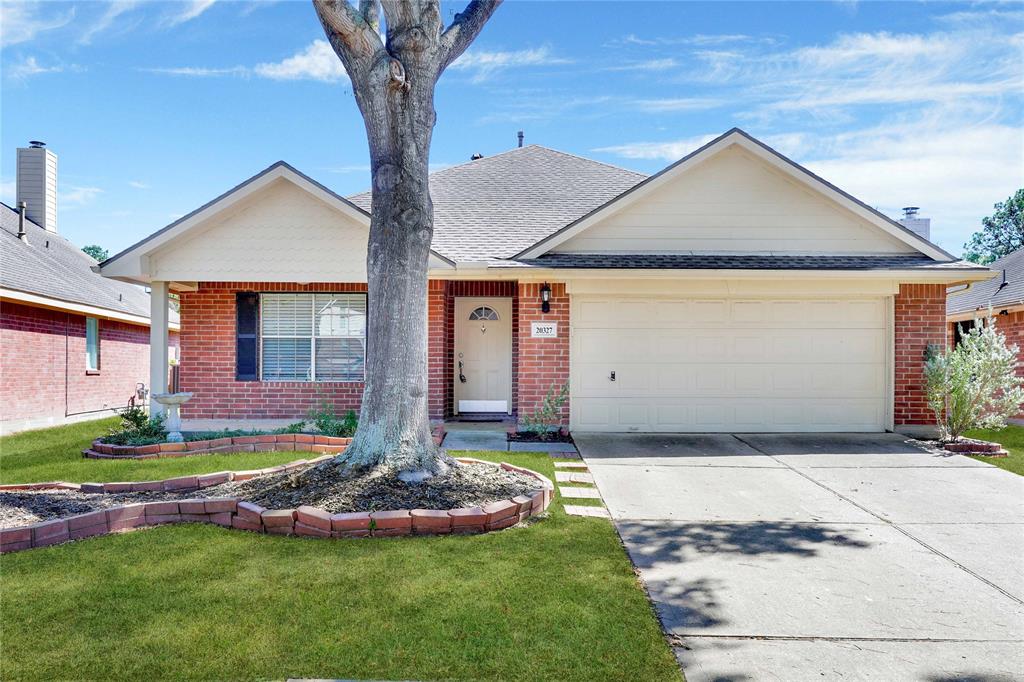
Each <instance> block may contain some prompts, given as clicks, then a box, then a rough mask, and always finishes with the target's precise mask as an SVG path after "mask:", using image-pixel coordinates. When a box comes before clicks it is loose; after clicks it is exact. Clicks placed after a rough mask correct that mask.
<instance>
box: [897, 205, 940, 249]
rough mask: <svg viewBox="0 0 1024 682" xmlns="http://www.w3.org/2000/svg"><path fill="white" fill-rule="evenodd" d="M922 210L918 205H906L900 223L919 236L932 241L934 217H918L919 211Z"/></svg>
mask: <svg viewBox="0 0 1024 682" xmlns="http://www.w3.org/2000/svg"><path fill="white" fill-rule="evenodd" d="M919 210H921V209H920V208H919V207H917V206H904V207H903V217H902V218H900V221H899V222H900V225H902V226H903V227H905V228H907V229H908V230H910V231H911V232H913V233H914V234H916V235H917V236H919V237H923V238H925V239H927V240H929V241H931V234H932V219H931V218H918V217H917V212H918V211H919Z"/></svg>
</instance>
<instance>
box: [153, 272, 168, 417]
mask: <svg viewBox="0 0 1024 682" xmlns="http://www.w3.org/2000/svg"><path fill="white" fill-rule="evenodd" d="M167 291H168V288H167V282H152V283H151V284H150V293H149V396H150V398H149V409H150V413H151V414H153V415H156V414H161V413H163V411H164V410H165V408H164V406H163V405H161V404H160V403H158V402H156V401H155V400H153V396H154V395H155V394H157V393H167V306H168V303H169V301H168V299H167Z"/></svg>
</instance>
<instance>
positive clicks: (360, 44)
mask: <svg viewBox="0 0 1024 682" xmlns="http://www.w3.org/2000/svg"><path fill="white" fill-rule="evenodd" d="M365 4H366V3H364V2H361V3H360V9H361V10H363V11H365V10H369V12H368V14H369V18H368V17H367V15H364V14H363V12H362V11H356V9H355V8H354V7H352V5H350V4H349V3H348V0H313V8H314V9H315V10H316V14H317V16H318V17H320V23H321V24H323V27H324V30H325V31H326V32H327V37H328V38H330V39H331V45H332V46H334V50H335V52H338V56H339V57H341V59H342V61H343V62H344V63H345V66H346V67H347V68H350V72H349V76H350V77H351V76H353V75H354V74H353V73H351V67H353V66H361V65H363V64H365V63H366V62H367V61H370V60H372V59H373V58H374V57H375V56H376V55H377V54H378V53H379V52H380V51H381V50H383V49H384V45H383V44H382V43H381V41H380V36H379V35H378V34H377V31H376V29H374V28H373V26H372V22H373V20H374V18H375V17H377V13H376V11H375V10H373V9H371V8H369V7H366V6H365ZM369 4H370V5H373V6H374V7H375V6H376V2H374V1H373V0H371V2H370V3H369ZM377 20H378V21H379V19H377ZM339 46H340V47H342V48H343V49H339ZM343 53H344V54H343Z"/></svg>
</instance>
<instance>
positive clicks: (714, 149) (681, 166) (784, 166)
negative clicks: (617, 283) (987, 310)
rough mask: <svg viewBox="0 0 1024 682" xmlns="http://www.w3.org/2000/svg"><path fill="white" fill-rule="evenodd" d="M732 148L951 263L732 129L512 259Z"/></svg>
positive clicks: (539, 250)
mask: <svg viewBox="0 0 1024 682" xmlns="http://www.w3.org/2000/svg"><path fill="white" fill-rule="evenodd" d="M732 145H739V146H740V147H742V148H743V149H745V150H747V151H749V152H751V153H752V154H754V155H755V156H757V157H758V158H759V159H762V160H763V161H765V162H767V163H768V164H769V165H771V166H772V167H773V168H776V169H777V170H780V171H782V172H783V173H785V174H786V175H787V176H788V177H790V178H792V179H793V180H795V181H797V182H799V183H801V184H803V185H805V186H807V187H810V188H811V189H813V190H815V191H817V192H818V193H820V194H823V195H825V196H826V197H828V198H829V199H831V200H833V201H835V202H836V203H837V204H839V205H840V206H842V207H843V208H845V209H847V210H848V211H850V212H852V213H854V214H855V215H857V216H858V217H860V218H862V219H863V220H866V221H867V222H869V223H871V224H873V225H875V226H876V227H878V228H880V229H881V230H883V231H884V232H886V233H888V234H889V235H891V236H893V237H895V238H896V239H898V240H899V241H901V242H903V243H905V244H907V245H908V246H911V247H912V248H914V249H915V250H917V251H919V252H920V253H923V254H925V255H927V256H929V257H930V258H933V259H935V260H937V261H948V260H953V257H952V256H951V255H950V254H948V253H946V252H945V251H943V250H942V249H940V248H939V247H937V246H935V245H934V244H932V243H931V242H929V241H927V240H925V239H922V238H921V237H919V236H918V235H916V234H914V233H913V232H911V231H910V230H907V229H906V228H904V227H902V226H901V225H899V224H898V223H896V222H894V221H892V220H890V219H889V218H887V217H885V216H884V215H882V214H880V213H878V212H876V211H874V210H872V209H870V208H868V207H866V206H865V205H863V204H861V203H860V202H859V201H857V200H855V199H853V197H851V196H850V195H848V194H846V193H844V192H842V191H841V190H839V189H838V188H837V187H835V186H833V185H831V184H829V183H828V182H826V181H825V180H823V179H821V178H819V177H818V176H817V175H814V174H813V173H811V172H810V171H809V170H807V169H806V168H803V167H802V166H800V165H799V164H797V163H796V162H795V161H792V160H790V159H787V158H786V157H784V156H782V155H781V154H779V153H778V152H775V151H774V150H771V149H770V148H769V147H767V146H765V145H763V144H762V143H759V142H757V141H756V140H754V139H753V138H751V137H750V136H748V135H747V134H746V133H743V132H742V131H739V130H732V131H730V132H728V133H726V134H724V135H722V136H721V137H720V138H718V139H717V140H714V141H712V142H710V143H708V144H707V145H706V146H704V147H701V148H700V149H698V150H697V151H695V152H693V153H692V154H690V155H689V156H685V157H683V158H682V159H681V160H679V161H676V162H675V163H674V164H673V165H670V166H668V167H667V168H665V169H664V170H662V171H661V172H660V173H657V174H655V175H653V176H651V177H650V178H649V179H648V180H646V181H643V182H641V183H640V184H639V185H637V186H636V187H635V188H633V189H631V190H627V191H626V192H625V193H623V194H621V195H619V197H617V198H615V199H612V200H611V201H610V202H608V203H607V204H605V205H604V206H601V207H600V208H598V209H596V210H595V211H593V212H592V213H590V214H589V215H587V216H584V217H583V218H581V219H580V220H578V221H577V222H575V223H573V224H571V225H569V226H568V227H566V228H563V229H562V230H561V231H559V232H556V233H554V234H553V235H551V236H549V237H546V238H545V239H542V240H541V241H539V242H537V243H536V244H534V245H533V246H531V247H530V248H529V249H527V250H525V251H523V252H521V253H519V254H516V256H515V257H516V258H537V257H539V256H542V255H544V254H545V253H548V252H549V251H551V249H553V248H554V247H556V246H558V245H559V244H562V243H564V242H566V241H568V240H569V239H571V238H573V237H575V236H576V235H577V234H579V233H581V232H583V231H585V230H586V229H587V228H589V227H591V226H592V225H594V224H595V223H597V222H600V221H602V220H604V219H606V218H607V217H609V216H611V215H613V214H615V213H617V212H619V211H621V210H623V209H625V208H627V207H629V206H631V205H633V204H635V203H636V202H638V201H640V200H641V199H643V198H644V197H645V196H647V195H649V194H651V193H652V192H654V191H655V190H657V189H658V188H660V187H662V186H663V185H665V184H666V183H668V182H671V181H672V180H674V179H675V178H676V177H678V176H679V175H682V174H683V173H686V172H687V171H688V170H689V169H691V168H693V167H694V166H697V165H699V164H701V163H703V162H704V161H706V160H708V159H709V158H711V157H712V156H715V155H716V154H718V153H719V152H721V151H723V150H725V149H726V148H728V147H730V146H732Z"/></svg>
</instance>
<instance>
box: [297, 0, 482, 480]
mask: <svg viewBox="0 0 1024 682" xmlns="http://www.w3.org/2000/svg"><path fill="white" fill-rule="evenodd" d="M499 1H500V0H491V1H484V2H481V1H480V0H474V2H472V3H470V5H469V7H468V8H467V10H466V12H465V13H463V14H459V15H457V16H456V18H455V21H454V22H453V24H452V25H451V26H450V27H449V28H448V29H447V30H442V29H443V28H444V27H443V24H442V22H441V15H440V5H439V3H438V0H385V2H384V3H383V9H384V14H385V17H386V20H387V38H386V45H385V44H382V43H381V41H380V36H379V33H378V32H377V31H378V24H379V14H378V5H377V3H376V2H374V1H373V0H362V1H361V2H360V4H359V8H358V9H356V8H354V7H352V6H351V5H349V4H348V3H347V2H346V1H345V0H314V7H315V8H316V10H317V14H318V16H319V17H320V20H321V23H322V24H323V25H324V30H325V31H326V33H327V36H328V38H329V39H330V41H331V44H332V46H333V47H334V49H335V52H337V53H338V56H339V57H340V58H341V60H342V62H343V63H344V64H345V68H346V70H347V71H348V73H349V77H350V78H351V80H352V89H353V92H354V93H355V98H356V102H357V103H358V105H359V109H360V112H361V113H362V115H363V120H364V122H365V124H366V133H367V139H368V141H369V147H370V172H371V174H372V177H373V185H372V193H373V208H372V217H371V220H370V239H369V248H368V251H367V256H366V264H367V281H368V289H369V294H368V301H367V332H366V341H367V361H366V387H365V389H364V391H363V402H362V408H361V410H360V415H359V428H358V429H357V430H356V434H355V436H354V438H353V440H352V443H351V444H350V445H349V446H348V448H347V449H346V451H345V453H344V454H343V455H341V456H340V457H339V461H341V462H343V463H345V464H346V465H355V466H375V465H385V466H390V467H394V468H395V469H397V470H398V471H399V476H401V477H402V478H404V479H406V480H422V479H423V478H426V477H429V476H431V475H434V474H436V473H439V472H441V471H443V470H444V469H446V468H447V466H448V465H449V464H450V462H451V459H450V458H449V457H448V456H447V455H445V454H444V453H443V452H442V451H441V450H440V449H439V448H438V447H437V446H436V445H434V442H433V438H432V437H431V433H430V420H429V416H428V412H427V391H428V385H427V263H428V260H429V258H430V242H431V239H432V237H433V233H434V209H433V205H432V204H431V201H430V191H429V186H428V174H429V163H430V140H431V135H432V133H433V127H434V119H435V114H434V86H435V84H436V82H437V79H438V78H439V77H440V75H441V73H442V72H443V71H444V69H445V67H446V66H448V64H450V63H451V62H452V61H454V60H455V59H456V58H457V57H458V56H459V55H460V54H461V53H462V52H463V51H464V50H465V48H466V47H467V46H468V45H469V43H470V42H471V41H472V40H473V38H474V37H475V36H476V35H477V34H478V33H479V31H480V29H481V28H482V27H483V25H484V23H486V21H487V19H488V18H489V17H490V15H491V13H492V12H493V11H494V9H495V8H496V7H497V5H498V2H499Z"/></svg>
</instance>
